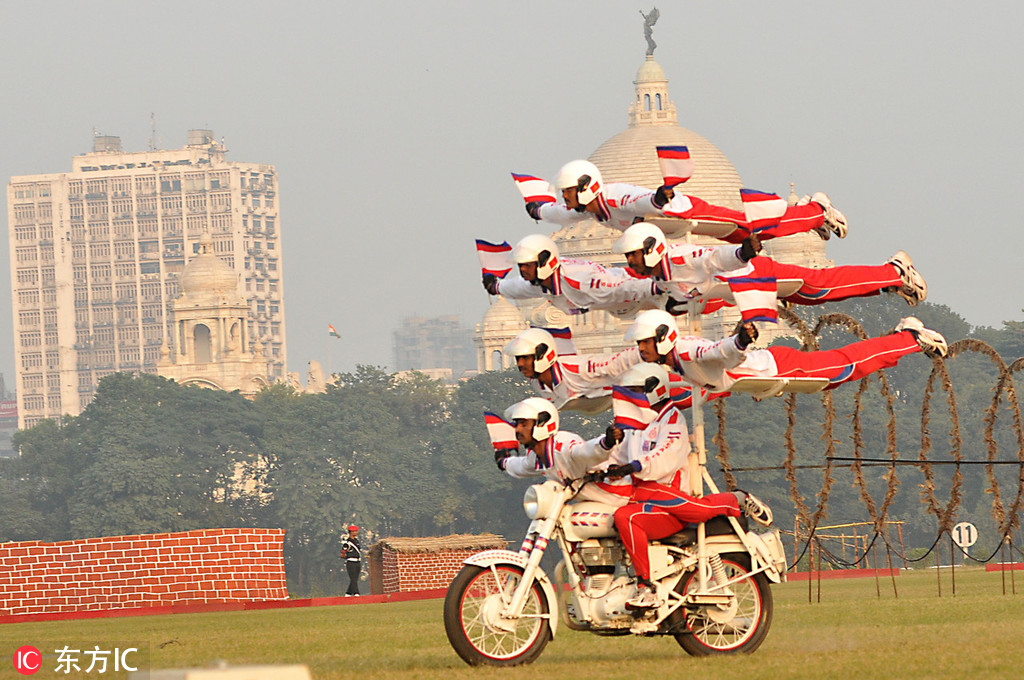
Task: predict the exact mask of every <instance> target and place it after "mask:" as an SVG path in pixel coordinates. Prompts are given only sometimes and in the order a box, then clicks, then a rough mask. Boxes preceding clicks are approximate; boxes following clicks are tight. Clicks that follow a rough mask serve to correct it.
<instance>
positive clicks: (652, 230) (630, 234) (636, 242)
mask: <svg viewBox="0 0 1024 680" xmlns="http://www.w3.org/2000/svg"><path fill="white" fill-rule="evenodd" d="M636 250H639V251H641V252H642V253H643V254H644V264H645V265H647V266H648V267H657V266H658V263H659V262H661V258H663V257H665V251H666V250H667V247H666V245H665V232H663V231H662V230H661V229H660V228H659V227H658V225H656V224H651V223H649V222H637V223H636V224H634V225H633V226H631V227H630V228H629V229H626V231H624V232H622V236H620V237H619V240H618V241H616V242H615V244H614V245H613V246H612V252H613V253H632V252H633V251H636Z"/></svg>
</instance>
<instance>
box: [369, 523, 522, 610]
mask: <svg viewBox="0 0 1024 680" xmlns="http://www.w3.org/2000/svg"><path fill="white" fill-rule="evenodd" d="M507 546H508V542H507V541H505V539H503V538H502V537H501V536H498V535H496V534H476V535H469V534H452V535H449V536H428V537H423V538H410V537H400V536H392V537H390V538H385V539H383V540H381V541H378V542H377V543H374V544H373V545H372V546H370V549H369V553H368V556H369V562H370V594H371V595H388V594H391V593H399V592H412V591H418V590H436V589H438V588H447V587H448V586H449V585H450V584H451V582H452V579H453V578H455V575H456V574H458V573H459V570H460V569H462V564H463V562H464V561H465V560H466V559H467V558H469V557H471V556H473V555H475V554H477V553H478V552H480V551H482V550H493V549H499V550H504V549H505V548H506V547H507Z"/></svg>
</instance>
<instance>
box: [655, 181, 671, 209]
mask: <svg viewBox="0 0 1024 680" xmlns="http://www.w3.org/2000/svg"><path fill="white" fill-rule="evenodd" d="M675 195H676V192H675V189H673V188H672V187H670V186H669V185H667V184H662V185H661V186H660V187H658V190H657V191H655V192H654V196H651V203H653V204H654V207H655V208H657V209H658V210H661V209H662V208H664V207H665V206H666V205H668V202H669V201H671V200H672V199H673V197H675Z"/></svg>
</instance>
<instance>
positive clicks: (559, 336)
mask: <svg viewBox="0 0 1024 680" xmlns="http://www.w3.org/2000/svg"><path fill="white" fill-rule="evenodd" d="M534 328H540V329H541V330H542V331H547V332H548V333H550V334H551V337H553V338H554V339H555V351H556V352H558V356H560V357H564V356H569V355H570V354H576V343H575V342H573V340H572V329H570V328H569V327H568V326H566V327H565V328H544V327H543V326H534Z"/></svg>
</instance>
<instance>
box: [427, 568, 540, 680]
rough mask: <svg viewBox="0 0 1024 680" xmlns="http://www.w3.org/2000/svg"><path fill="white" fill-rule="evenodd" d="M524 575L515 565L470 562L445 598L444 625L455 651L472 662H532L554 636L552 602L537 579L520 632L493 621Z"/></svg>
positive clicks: (525, 605) (454, 581)
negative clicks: (489, 565) (552, 631)
mask: <svg viewBox="0 0 1024 680" xmlns="http://www.w3.org/2000/svg"><path fill="white" fill-rule="evenodd" d="M522 576H523V569H522V567H519V566H518V565H514V564H497V565H494V566H493V567H490V568H485V567H479V566H476V565H466V566H464V567H463V568H462V569H461V570H460V571H459V573H458V574H457V575H456V576H455V579H454V580H453V581H452V584H451V585H450V586H448V593H447V595H446V596H445V599H444V629H445V633H447V634H448V642H450V643H451V646H452V649H454V650H455V653H456V654H458V655H459V657H461V658H462V660H463V661H465V662H466V663H468V664H469V665H471V666H481V665H487V666H518V665H520V664H527V663H532V662H533V661H535V660H536V659H537V657H538V656H540V653H541V652H542V651H544V647H545V646H546V645H547V644H548V640H550V639H551V628H550V626H549V625H548V620H547V618H541V617H542V616H544V615H546V614H547V613H548V611H549V606H548V601H547V598H546V597H545V595H544V593H543V591H542V590H541V588H540V584H538V583H537V582H536V581H535V582H534V583H533V586H532V587H531V588H530V590H529V592H528V593H527V595H526V602H525V603H524V606H523V613H522V618H520V619H519V620H518V621H517V622H515V630H514V631H512V632H509V631H505V630H502V629H499V628H497V627H496V626H494V625H493V622H494V620H495V616H496V614H497V612H498V611H499V610H500V608H501V605H502V603H503V602H504V603H507V602H508V601H509V600H510V599H511V597H512V593H513V592H514V591H515V589H516V586H518V585H519V582H520V580H521V579H522Z"/></svg>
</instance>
